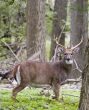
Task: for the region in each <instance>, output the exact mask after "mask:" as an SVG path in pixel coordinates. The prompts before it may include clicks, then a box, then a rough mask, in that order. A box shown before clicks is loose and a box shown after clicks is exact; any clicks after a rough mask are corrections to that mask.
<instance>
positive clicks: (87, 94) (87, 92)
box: [78, 40, 89, 110]
mask: <svg viewBox="0 0 89 110" xmlns="http://www.w3.org/2000/svg"><path fill="white" fill-rule="evenodd" d="M85 63H86V64H85V66H84V70H83V74H82V88H81V95H80V103H79V109H78V110H89V40H88V45H87V47H86V51H85Z"/></svg>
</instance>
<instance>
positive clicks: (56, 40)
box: [54, 38, 65, 48]
mask: <svg viewBox="0 0 89 110" xmlns="http://www.w3.org/2000/svg"><path fill="white" fill-rule="evenodd" d="M54 40H55V42H56V44H57V45H58V46H60V47H62V48H65V47H64V46H63V45H61V44H59V42H58V39H57V38H54Z"/></svg>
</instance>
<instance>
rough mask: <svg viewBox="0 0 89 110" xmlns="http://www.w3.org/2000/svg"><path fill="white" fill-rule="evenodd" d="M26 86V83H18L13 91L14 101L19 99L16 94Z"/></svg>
mask: <svg viewBox="0 0 89 110" xmlns="http://www.w3.org/2000/svg"><path fill="white" fill-rule="evenodd" d="M25 87H26V85H25V84H20V85H18V86H17V87H15V88H14V89H13V91H12V99H13V100H14V101H18V100H17V99H16V95H17V93H18V92H20V91H21V90H23V89H24V88H25Z"/></svg>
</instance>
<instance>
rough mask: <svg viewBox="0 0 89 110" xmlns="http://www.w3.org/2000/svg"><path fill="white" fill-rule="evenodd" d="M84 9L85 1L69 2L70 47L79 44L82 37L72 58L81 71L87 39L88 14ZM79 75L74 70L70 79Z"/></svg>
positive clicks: (72, 0)
mask: <svg viewBox="0 0 89 110" xmlns="http://www.w3.org/2000/svg"><path fill="white" fill-rule="evenodd" d="M86 9H87V0H71V38H70V39H71V45H73V46H74V45H76V44H77V43H79V42H80V40H81V37H82V36H83V43H82V44H81V46H80V47H79V52H78V53H76V55H75V57H74V58H75V60H76V62H77V63H78V66H79V68H80V69H81V70H83V66H84V51H85V47H86V44H87V39H88V17H87V16H88V12H87V11H86ZM74 68H75V67H74ZM80 75H81V73H80V72H79V71H78V70H75V71H74V72H73V73H72V74H71V77H72V78H77V77H79V76H80Z"/></svg>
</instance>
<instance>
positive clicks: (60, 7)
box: [51, 0, 68, 56]
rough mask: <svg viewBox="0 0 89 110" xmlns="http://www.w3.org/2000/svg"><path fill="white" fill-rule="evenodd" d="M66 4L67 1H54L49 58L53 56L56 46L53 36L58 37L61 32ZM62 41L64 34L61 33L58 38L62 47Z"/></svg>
mask: <svg viewBox="0 0 89 110" xmlns="http://www.w3.org/2000/svg"><path fill="white" fill-rule="evenodd" d="M67 3H68V0H55V5H54V17H53V29H52V37H51V56H53V54H54V50H55V46H56V44H55V42H54V36H55V37H59V35H60V33H61V31H62V28H63V25H64V24H65V22H66V18H67ZM64 40H65V34H64V33H62V35H61V38H60V43H61V44H62V45H64Z"/></svg>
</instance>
